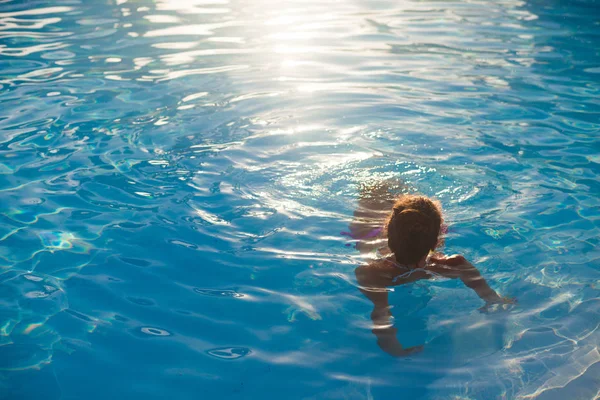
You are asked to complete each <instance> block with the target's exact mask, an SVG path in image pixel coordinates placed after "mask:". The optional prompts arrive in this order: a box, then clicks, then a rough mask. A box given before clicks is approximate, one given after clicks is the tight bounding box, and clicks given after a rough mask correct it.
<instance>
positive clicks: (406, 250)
mask: <svg viewBox="0 0 600 400" xmlns="http://www.w3.org/2000/svg"><path fill="white" fill-rule="evenodd" d="M442 223H443V218H442V209H441V206H440V204H439V202H437V201H432V200H431V199H429V198H427V197H425V196H415V195H403V196H401V197H400V198H399V199H398V200H397V201H396V203H395V204H394V208H393V210H392V212H391V214H390V216H389V218H388V222H387V225H386V228H387V235H388V247H389V248H390V250H391V251H392V252H393V253H394V255H395V256H396V261H398V262H399V263H400V264H404V265H414V264H417V263H419V262H420V261H421V260H422V259H423V257H425V256H426V255H427V254H429V251H431V250H434V249H435V248H436V247H437V245H438V237H439V235H440V229H441V227H442Z"/></svg>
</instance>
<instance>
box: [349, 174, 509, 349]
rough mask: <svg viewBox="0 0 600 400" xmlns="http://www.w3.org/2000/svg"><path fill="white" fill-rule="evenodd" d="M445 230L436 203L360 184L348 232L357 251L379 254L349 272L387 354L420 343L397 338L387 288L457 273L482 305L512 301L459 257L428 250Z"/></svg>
mask: <svg viewBox="0 0 600 400" xmlns="http://www.w3.org/2000/svg"><path fill="white" fill-rule="evenodd" d="M390 208H391V212H390V211H389V210H390ZM445 231H446V226H445V225H444V223H443V217H442V212H441V206H440V204H439V202H437V201H434V200H431V199H429V198H427V197H425V196H417V195H410V194H403V195H400V197H398V198H396V199H395V200H394V199H393V198H392V197H391V193H390V191H389V187H388V185H387V184H379V185H375V186H371V187H363V188H362V190H361V198H360V200H359V207H358V209H357V210H356V211H355V212H354V220H353V222H352V223H351V225H350V232H349V233H348V235H349V236H351V237H352V238H354V239H355V240H356V248H357V249H358V250H359V251H360V252H361V253H369V252H372V251H374V250H377V251H378V252H379V254H380V255H381V257H380V258H377V259H374V260H372V261H371V262H370V263H369V264H367V265H362V266H360V267H358V268H356V271H355V273H356V278H357V280H358V283H359V285H360V290H361V292H362V293H363V294H364V295H365V296H366V297H367V298H368V299H369V300H371V301H372V302H373V306H374V307H373V312H372V313H371V319H372V320H373V324H374V329H373V333H374V334H375V335H376V336H377V344H378V345H379V347H381V349H382V350H384V351H385V352H387V353H389V354H391V355H393V356H405V355H409V354H412V353H415V352H417V351H420V350H421V349H422V348H423V346H415V347H410V348H406V349H405V348H403V347H402V345H401V344H400V342H399V341H398V338H397V337H396V332H397V329H396V328H394V326H393V323H392V314H391V311H390V308H391V307H390V305H389V303H388V289H387V288H388V287H391V286H399V285H404V284H407V283H412V282H416V281H419V280H424V279H431V278H434V277H439V276H441V277H445V278H451V279H456V278H458V279H460V280H461V281H462V282H463V283H464V284H465V286H467V287H469V288H471V289H473V290H474V291H475V293H477V295H478V296H479V297H480V298H481V299H482V300H484V301H485V303H486V305H485V306H484V307H483V310H487V308H488V307H489V306H490V305H493V304H512V303H514V302H515V300H514V299H507V298H504V297H501V296H499V295H498V293H496V292H495V291H494V290H493V289H492V288H490V286H489V285H488V284H487V282H486V281H485V279H484V278H483V277H482V276H481V274H480V273H479V271H478V270H477V268H475V267H474V266H473V265H472V264H471V263H469V262H468V261H467V260H466V259H465V258H464V257H463V256H460V255H453V256H444V255H443V254H441V253H434V251H435V249H436V248H437V247H439V246H441V245H442V243H443V242H442V239H441V235H443V234H444V233H445ZM386 242H387V243H386ZM385 244H387V246H385Z"/></svg>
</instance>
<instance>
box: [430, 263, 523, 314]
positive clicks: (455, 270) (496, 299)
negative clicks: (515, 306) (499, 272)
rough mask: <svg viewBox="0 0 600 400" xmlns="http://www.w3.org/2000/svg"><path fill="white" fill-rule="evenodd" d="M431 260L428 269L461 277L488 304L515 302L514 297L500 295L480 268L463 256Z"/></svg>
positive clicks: (450, 276) (453, 276)
mask: <svg viewBox="0 0 600 400" xmlns="http://www.w3.org/2000/svg"><path fill="white" fill-rule="evenodd" d="M431 262H432V264H431V265H430V266H428V268H427V269H429V270H430V271H432V272H435V273H438V274H440V275H442V276H445V277H447V278H452V279H455V278H459V279H460V280H461V281H462V282H463V283H464V284H465V286H467V287H469V288H471V289H473V290H474V291H475V293H477V295H478V296H479V297H480V298H481V299H482V300H484V301H485V302H486V304H487V305H490V304H499V303H514V302H515V300H514V299H508V298H505V297H501V296H499V295H498V293H496V291H495V290H494V289H492V288H491V287H490V285H488V283H487V282H486V280H485V279H484V278H483V276H481V273H480V272H479V270H478V269H477V268H475V266H474V265H473V264H471V263H470V262H469V261H467V260H466V259H465V258H464V257H463V256H460V255H454V256H450V257H439V258H432V259H431Z"/></svg>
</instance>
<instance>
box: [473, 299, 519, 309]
mask: <svg viewBox="0 0 600 400" xmlns="http://www.w3.org/2000/svg"><path fill="white" fill-rule="evenodd" d="M505 304H506V305H509V304H517V299H516V298H515V297H500V296H498V298H497V299H494V300H491V301H487V302H486V303H485V306H483V307H481V308H480V309H479V311H480V312H482V313H488V312H490V311H491V310H494V311H497V310H499V309H500V308H502V309H504V310H505V309H506V307H503V305H505Z"/></svg>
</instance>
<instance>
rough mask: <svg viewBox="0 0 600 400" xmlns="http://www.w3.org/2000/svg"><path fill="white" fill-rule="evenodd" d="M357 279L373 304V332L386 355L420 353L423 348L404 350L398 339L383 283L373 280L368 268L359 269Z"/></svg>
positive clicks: (400, 355) (398, 355)
mask: <svg viewBox="0 0 600 400" xmlns="http://www.w3.org/2000/svg"><path fill="white" fill-rule="evenodd" d="M355 273H356V278H357V280H358V283H359V285H360V286H361V288H360V291H361V292H362V293H363V294H364V295H365V296H366V297H367V298H368V299H369V300H371V301H372V302H373V311H372V312H371V320H372V321H373V330H372V332H373V333H374V334H375V336H376V337H377V344H378V345H379V347H380V348H381V349H382V350H383V351H385V352H386V353H388V354H390V355H392V356H395V357H402V356H407V355H410V354H413V353H415V352H418V351H420V350H421V349H422V348H423V346H415V347H409V348H406V349H405V348H403V347H402V344H401V343H400V341H399V340H398V338H397V337H396V333H397V331H398V329H396V328H395V327H394V326H393V319H392V313H391V311H390V305H389V302H388V291H387V289H386V288H385V286H384V285H382V284H381V282H376V280H377V279H376V278H375V279H373V277H372V276H371V273H370V271H369V268H368V267H365V266H362V267H358V268H357V269H356V271H355Z"/></svg>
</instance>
